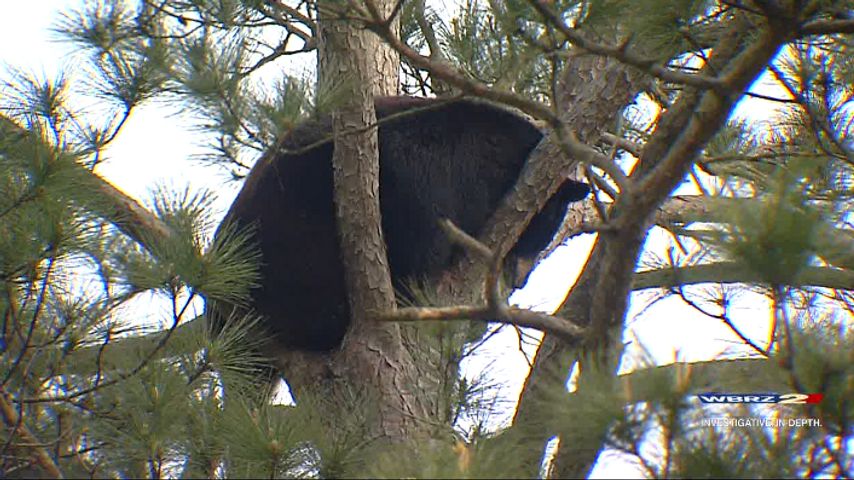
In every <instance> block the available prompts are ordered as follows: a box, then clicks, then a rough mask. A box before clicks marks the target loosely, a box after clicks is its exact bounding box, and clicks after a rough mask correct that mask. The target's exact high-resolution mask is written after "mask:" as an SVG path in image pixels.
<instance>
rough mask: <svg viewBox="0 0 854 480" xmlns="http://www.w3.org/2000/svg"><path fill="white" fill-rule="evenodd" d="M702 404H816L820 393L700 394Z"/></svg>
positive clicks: (819, 399)
mask: <svg viewBox="0 0 854 480" xmlns="http://www.w3.org/2000/svg"><path fill="white" fill-rule="evenodd" d="M697 397H698V398H699V399H700V401H701V402H703V403H818V402H820V401H821V399H822V398H823V397H824V395H822V394H820V393H785V394H782V395H781V394H778V393H701V394H699V395H697Z"/></svg>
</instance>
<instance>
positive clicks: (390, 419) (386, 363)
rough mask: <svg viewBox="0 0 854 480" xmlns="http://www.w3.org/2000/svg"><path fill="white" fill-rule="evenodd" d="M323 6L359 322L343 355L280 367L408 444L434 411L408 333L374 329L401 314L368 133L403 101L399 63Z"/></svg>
mask: <svg viewBox="0 0 854 480" xmlns="http://www.w3.org/2000/svg"><path fill="white" fill-rule="evenodd" d="M320 7H321V8H320V9H321V18H320V25H321V28H320V42H319V44H318V57H319V71H320V77H319V83H320V84H321V85H329V84H334V83H338V84H339V88H340V89H342V90H341V91H342V93H343V95H342V98H343V99H344V102H343V105H341V107H340V109H338V110H337V111H336V112H334V113H333V131H334V135H335V153H334V157H333V165H334V182H335V205H336V215H337V219H338V228H339V232H338V233H339V242H340V244H341V254H342V257H343V258H342V260H343V262H344V266H345V271H346V282H347V289H348V296H349V301H350V308H351V312H352V316H353V318H352V319H351V320H352V324H351V325H352V326H351V329H350V331H349V332H348V334H347V336H346V337H345V339H344V343H343V345H342V346H341V348H340V349H339V350H337V351H334V352H331V353H329V354H309V353H300V352H292V353H287V354H284V355H281V356H280V357H279V358H278V363H279V366H280V368H281V369H282V371H283V372H285V375H286V378H287V380H288V382H289V384H290V386H291V388H292V390H293V392H294V394H295V397H296V398H297V401H299V399H300V398H301V397H304V396H305V395H310V396H312V397H315V398H318V397H319V398H325V399H333V401H332V402H330V404H335V403H337V404H338V405H337V407H339V408H341V411H340V412H330V415H331V416H334V415H336V414H341V415H347V414H351V413H352V411H349V410H348V408H350V407H351V405H348V404H347V402H348V401H347V399H353V398H354V396H355V397H357V398H359V399H361V401H365V399H367V400H368V401H369V402H371V403H372V405H370V409H371V410H372V411H371V412H370V415H369V417H368V418H369V420H368V425H365V428H366V431H367V434H368V435H370V436H371V438H377V439H382V440H390V441H395V440H397V441H399V440H404V439H407V438H411V437H412V436H413V435H415V434H416V433H417V430H418V429H419V428H420V427H421V425H422V424H420V423H418V419H421V418H423V417H424V412H425V408H424V407H423V405H422V402H423V401H422V399H421V397H420V396H419V395H418V394H417V392H415V391H413V387H412V386H413V385H414V379H415V373H414V372H415V369H414V365H413V361H412V358H411V356H410V355H409V353H408V352H407V350H406V349H405V348H404V346H403V342H402V340H401V334H400V327H399V326H398V325H397V324H394V323H388V322H376V321H373V320H374V319H373V313H374V312H384V311H390V310H392V309H394V308H395V298H394V290H393V288H392V284H391V281H390V278H389V272H388V262H387V259H386V249H385V242H384V240H383V236H382V230H381V228H380V225H381V223H380V208H379V159H378V155H377V134H376V129H365V127H366V126H368V125H373V124H375V123H376V113H375V111H374V106H373V97H374V96H378V95H394V94H396V92H397V88H398V78H397V74H398V69H399V60H398V58H397V55H396V54H395V52H393V51H392V50H391V49H389V48H388V47H385V46H384V45H383V44H382V43H381V42H380V41H379V39H378V38H377V37H376V36H375V35H373V34H371V33H369V32H367V31H365V30H363V29H361V28H359V24H358V22H353V21H343V20H341V19H342V18H343V16H351V15H352V14H348V13H347V12H344V11H340V10H336V9H335V8H334V7H335V5H332V4H331V3H329V4H326V5H324V4H321V5H320ZM327 7H328V8H327ZM389 9H390V5H387V6H386V11H388V10H389ZM333 421H334V420H333Z"/></svg>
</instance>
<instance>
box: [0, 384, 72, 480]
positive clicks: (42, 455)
mask: <svg viewBox="0 0 854 480" xmlns="http://www.w3.org/2000/svg"><path fill="white" fill-rule="evenodd" d="M0 412H2V414H3V419H4V423H5V424H6V426H7V427H8V428H9V430H10V432H9V435H10V436H14V435H16V434H17V435H18V436H20V437H21V440H23V441H24V443H26V444H27V445H28V447H27V448H28V449H29V450H30V453H31V454H32V456H33V458H34V459H35V461H36V463H37V464H38V466H39V467H41V468H42V470H44V472H45V473H46V474H47V475H49V476H50V478H63V476H62V472H61V471H60V470H59V467H58V466H57V465H56V462H54V461H53V459H52V458H50V455H48V453H47V451H46V450H45V449H44V447H43V446H42V445H44V444H43V443H42V442H40V441H39V439H38V438H36V436H35V435H34V434H33V432H31V431H30V429H29V428H27V426H26V425H24V422H23V419H22V418H21V417H20V416H19V415H18V411H17V410H16V409H15V407H14V406H13V405H12V401H11V399H10V396H9V394H8V393H6V391H5V390H3V389H2V387H0Z"/></svg>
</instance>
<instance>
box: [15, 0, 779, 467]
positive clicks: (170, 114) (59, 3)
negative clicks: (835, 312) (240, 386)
mask: <svg viewBox="0 0 854 480" xmlns="http://www.w3.org/2000/svg"><path fill="white" fill-rule="evenodd" d="M76 3H77V2H76V1H73V0H36V1H15V0H0V78H3V79H6V78H8V77H7V76H6V75H5V73H3V72H4V68H5V67H6V66H12V67H15V68H18V69H22V70H23V71H25V72H30V73H33V74H36V75H41V76H48V77H53V76H55V75H56V74H57V73H58V72H59V71H65V72H66V73H67V74H69V75H70V76H71V79H72V80H73V79H74V78H75V76H79V75H81V74H84V73H85V72H81V71H79V70H78V65H80V64H81V63H82V62H80V61H78V60H76V58H75V56H74V55H73V46H71V45H66V44H61V43H56V42H54V41H51V40H54V39H55V37H54V36H53V34H51V33H50V32H49V31H48V29H49V28H50V26H51V25H52V23H53V22H54V21H55V19H56V14H57V12H58V10H59V9H60V8H64V7H65V6H67V5H70V4H76ZM0 95H2V90H0ZM189 124H190V122H189V121H188V120H187V119H186V118H183V119H182V117H181V116H180V115H176V114H175V111H174V110H173V109H170V107H169V106H167V105H163V104H159V105H158V104H152V105H147V106H145V107H143V108H140V109H139V110H137V111H136V112H135V113H134V114H133V115H132V116H131V118H130V119H129V121H128V123H127V125H126V126H125V127H124V129H123V131H122V133H121V134H120V136H119V137H118V138H117V139H116V141H115V142H114V144H112V145H111V146H110V148H109V150H108V151H107V158H108V159H107V161H105V162H104V163H103V164H102V165H101V166H99V167H98V173H99V174H101V175H103V176H105V177H106V178H108V179H109V180H110V181H111V182H112V183H114V184H115V185H116V186H117V187H119V188H121V189H122V190H124V191H125V192H126V193H128V194H129V195H131V196H133V197H135V198H137V199H140V200H146V199H148V198H149V192H150V191H151V189H152V187H153V186H154V185H156V184H166V185H170V186H173V187H175V188H176V189H183V188H184V187H186V186H190V188H191V189H201V188H207V189H212V190H215V191H217V192H219V195H220V197H221V198H220V201H219V203H218V204H217V206H218V208H219V209H221V211H222V212H224V210H225V208H227V206H228V205H229V204H230V203H231V200H232V198H233V196H234V195H235V194H236V192H237V187H238V185H235V184H234V183H232V184H231V186H230V187H226V185H227V183H228V182H226V180H225V178H226V177H225V175H224V172H223V171H222V170H220V169H217V168H216V167H210V166H202V165H199V164H197V163H194V162H191V161H189V160H188V159H189V158H190V157H191V156H193V155H195V154H199V153H201V152H203V146H202V145H201V144H200V139H199V137H198V135H197V134H196V133H195V132H193V131H192V130H191V129H190V128H189V126H190V125H189ZM649 241H650V242H657V244H662V245H663V243H661V242H663V239H662V236H661V235H660V233H654V234H653V235H652V236H651V238H650V240H649ZM591 245H592V236H591V235H585V236H582V237H580V238H578V239H576V240H573V241H572V242H571V243H570V244H569V245H567V246H564V247H561V248H559V249H558V250H557V251H556V252H555V253H554V254H553V255H552V256H551V257H550V258H549V259H548V260H547V261H546V262H544V263H543V264H541V266H540V267H539V268H538V269H537V271H536V272H535V273H534V274H533V275H532V278H531V281H530V282H529V285H528V287H527V288H526V289H525V291H524V292H523V293H518V294H517V295H516V296H514V300H515V301H516V302H519V303H520V304H522V305H523V306H524V305H531V306H534V307H536V308H537V309H539V310H546V311H549V310H551V309H554V308H555V307H557V306H558V305H559V303H560V302H561V300H562V299H563V296H564V294H565V292H566V291H567V289H568V287H569V285H571V283H572V282H574V280H575V277H576V276H577V275H578V273H579V271H580V269H581V267H582V266H583V264H584V262H585V260H586V256H587V252H589V249H590V247H591ZM644 297H647V295H644ZM646 303H647V302H646V301H644V300H642V299H639V298H638V297H635V299H634V301H633V303H632V314H631V316H630V318H632V320H631V321H630V325H631V330H632V334H631V335H630V336H629V337H627V340H632V341H635V342H636V341H637V340H639V341H640V342H641V343H643V345H644V346H645V347H646V348H647V350H648V351H649V353H651V354H652V356H653V357H654V359H655V361H656V362H657V363H670V362H672V361H674V360H677V359H679V360H692V361H697V360H707V359H711V358H713V357H715V356H716V355H718V354H720V353H721V352H723V351H724V350H726V349H728V348H731V347H732V345H733V343H732V342H733V341H735V340H736V337H735V335H734V334H733V333H732V332H730V331H729V330H728V329H727V328H726V327H725V326H723V325H722V323H721V322H720V321H718V320H714V319H709V318H703V317H701V316H700V315H698V314H697V313H696V312H694V311H693V310H691V309H690V308H688V307H686V306H685V305H684V304H682V302H681V300H678V299H675V298H669V299H666V300H663V301H661V302H659V303H657V304H656V305H655V306H653V307H651V308H648V309H646V310H645V311H644V313H643V314H642V315H640V316H638V317H637V318H635V315H634V313H636V312H638V311H639V310H640V308H642V307H644V306H645V304H646ZM736 310H737V311H736V312H735V320H736V322H737V323H738V325H739V326H740V327H741V328H742V329H744V330H746V331H747V332H754V333H756V334H757V335H758V336H757V337H754V338H757V339H758V340H759V341H760V344H761V343H764V339H765V338H766V337H767V333H766V334H763V332H767V324H768V318H769V313H768V310H767V301H765V299H764V298H763V297H761V296H758V295H755V294H745V295H744V296H743V298H742V300H741V301H740V302H738V304H737V305H736ZM505 330H507V332H506V334H502V335H499V336H497V337H496V339H495V340H493V341H492V344H491V345H490V348H489V349H488V350H487V351H486V352H485V353H484V354H482V355H481V356H480V357H478V358H476V359H474V360H472V361H471V362H469V365H468V367H469V368H473V369H475V370H478V369H480V368H482V367H483V366H485V365H491V366H490V369H491V370H490V371H491V376H492V377H494V378H496V379H502V380H503V381H506V382H507V384H508V387H507V391H506V393H507V397H508V398H509V399H512V398H515V397H516V396H517V395H518V392H519V389H520V388H521V385H522V382H523V380H524V376H525V374H526V371H527V366H526V363H525V358H524V356H523V355H522V354H521V353H520V352H519V350H518V339H517V336H516V335H515V334H514V333H513V332H512V331H511V329H509V328H508V329H505ZM530 353H531V352H529V354H530ZM627 472H628V474H631V473H632V472H633V471H632V470H628V471H627V470H625V469H617V470H612V469H602V468H600V469H597V471H596V472H594V474H595V475H596V476H602V477H612V476H613V477H619V476H623V475H626V474H627Z"/></svg>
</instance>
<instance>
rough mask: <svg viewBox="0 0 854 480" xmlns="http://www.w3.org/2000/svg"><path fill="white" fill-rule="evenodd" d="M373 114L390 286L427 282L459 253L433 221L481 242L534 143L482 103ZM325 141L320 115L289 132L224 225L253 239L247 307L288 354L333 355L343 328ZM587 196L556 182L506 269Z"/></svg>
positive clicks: (400, 106) (419, 102)
mask: <svg viewBox="0 0 854 480" xmlns="http://www.w3.org/2000/svg"><path fill="white" fill-rule="evenodd" d="M375 105H376V110H377V118H378V119H380V120H381V121H380V124H379V130H378V138H379V155H380V208H381V214H382V227H383V232H384V237H385V241H386V244H387V247H388V259H389V265H390V271H391V276H392V280H393V282H394V283H395V285H396V286H398V287H400V286H401V285H403V284H404V283H403V282H405V281H406V280H408V279H416V280H422V281H423V280H426V281H428V282H429V281H430V280H431V279H434V280H435V279H437V278H438V277H439V275H441V273H442V272H443V271H444V270H445V269H447V268H448V267H449V266H450V265H451V264H452V262H453V260H454V256H455V255H458V254H459V253H460V250H459V247H456V246H454V245H453V244H452V243H451V241H450V240H449V239H448V237H447V236H446V234H445V233H444V232H443V231H442V230H441V228H440V227H439V224H438V222H439V220H441V219H443V218H447V219H450V220H451V221H452V222H453V223H454V224H455V225H457V226H458V227H459V228H461V229H462V230H463V231H465V232H467V233H469V234H470V235H474V236H476V235H477V234H478V233H480V231H481V229H482V228H483V227H484V226H485V224H486V222H487V221H488V219H489V217H490V215H491V214H492V213H493V212H494V210H495V209H496V208H497V206H498V205H499V203H500V202H501V200H502V198H503V197H504V195H505V194H506V193H507V192H508V191H509V190H510V189H511V188H512V187H513V185H514V184H515V182H516V180H517V178H518V176H519V173H520V171H521V169H522V167H523V166H524V165H525V162H526V161H527V159H528V155H529V154H530V152H531V151H532V150H533V149H534V147H535V146H536V145H537V144H538V143H539V141H540V139H541V138H542V133H541V132H540V131H539V130H538V129H537V128H536V127H535V126H534V125H533V124H531V123H530V122H529V121H527V120H525V119H524V118H522V117H521V116H519V115H517V114H515V113H512V112H510V111H508V110H506V109H504V108H501V107H497V106H494V105H490V104H487V103H484V102H480V101H473V100H456V101H452V102H440V101H437V100H430V99H423V98H414V97H384V98H377V99H376V100H375ZM410 110H411V112H410ZM401 113H403V114H402V115H399V116H395V117H394V118H392V119H387V117H388V116H389V115H392V114H401ZM382 119H386V120H385V121H383V120H382ZM331 132H332V127H331V119H330V118H329V116H328V115H327V116H325V117H322V118H318V119H314V120H310V121H308V122H305V123H303V124H301V125H299V126H297V127H295V128H294V129H293V130H292V131H291V132H290V133H289V134H288V135H286V136H285V137H284V138H283V139H282V140H281V141H280V142H279V144H278V146H277V150H276V152H275V153H273V154H268V155H265V157H264V158H262V159H261V160H260V161H259V162H258V163H257V164H256V165H255V167H254V168H253V169H252V171H251V172H250V174H249V176H248V177H247V179H246V181H245V183H244V185H243V189H242V190H241V191H240V193H239V194H238V196H237V198H236V199H235V201H234V203H233V204H232V206H231V209H230V210H229V212H228V213H227V215H226V217H225V220H224V224H232V225H234V226H236V227H237V228H250V229H252V230H251V231H252V232H253V235H254V240H255V242H256V244H257V246H258V247H259V249H260V253H261V262H262V263H261V266H260V274H261V281H260V286H259V287H258V288H255V289H253V290H252V291H251V306H252V307H253V308H254V310H255V312H256V313H258V314H260V315H261V316H262V318H263V319H264V323H263V325H264V327H266V328H267V329H268V330H269V332H270V333H271V335H272V337H273V338H274V340H275V342H276V344H277V345H279V346H281V347H283V348H286V349H296V350H307V351H328V350H331V349H334V348H336V347H337V346H339V345H340V343H341V341H342V339H343V337H344V334H345V333H346V331H347V327H348V324H349V319H350V311H349V304H348V300H347V293H346V289H345V283H344V267H343V264H342V262H341V259H340V253H339V247H338V236H337V227H336V220H335V206H334V203H333V180H332V149H333V145H332V140H331ZM588 192H589V188H588V186H587V185H586V184H583V183H578V182H575V181H572V180H566V182H565V183H564V184H563V186H562V187H561V189H560V190H559V191H558V193H557V194H555V195H554V196H553V197H552V198H551V200H549V202H548V203H547V204H546V206H545V207H544V208H543V210H542V211H541V212H539V213H538V214H537V216H535V217H534V219H533V220H532V221H531V223H530V225H529V226H528V228H527V229H526V230H525V232H524V233H523V234H522V236H521V237H520V239H519V241H518V242H517V244H516V245H515V246H514V248H513V249H512V250H511V252H510V254H509V255H508V259H514V258H525V259H533V258H534V257H536V256H537V255H538V254H539V252H540V251H542V250H543V249H544V248H545V247H546V246H547V245H548V243H549V242H550V241H551V239H552V238H553V236H554V234H555V232H556V231H557V229H558V227H559V226H560V223H561V221H562V219H563V217H564V214H565V211H566V206H567V204H568V203H570V202H574V201H578V200H581V199H583V198H584V197H585V196H586V195H587V194H588Z"/></svg>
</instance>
